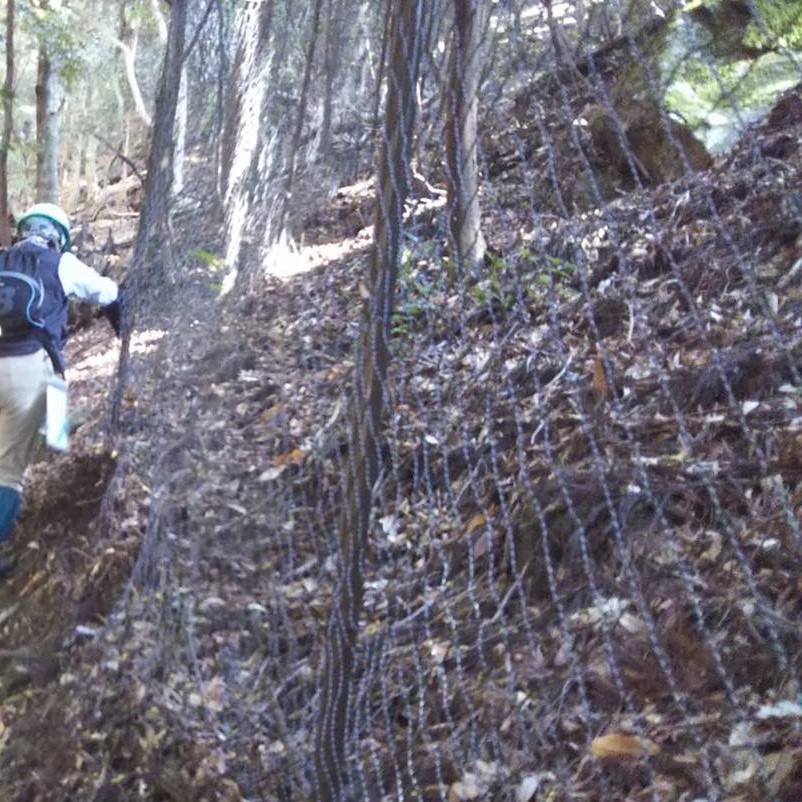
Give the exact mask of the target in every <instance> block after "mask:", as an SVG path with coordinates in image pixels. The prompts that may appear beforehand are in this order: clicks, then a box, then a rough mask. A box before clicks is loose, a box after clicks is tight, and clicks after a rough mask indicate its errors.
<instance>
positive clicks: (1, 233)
mask: <svg viewBox="0 0 802 802" xmlns="http://www.w3.org/2000/svg"><path fill="white" fill-rule="evenodd" d="M13 132H14V0H7V2H6V80H5V83H4V84H3V133H2V137H0V245H2V246H3V247H7V246H8V245H10V244H11V235H12V231H11V224H10V221H9V211H10V209H9V202H8V151H9V149H10V147H11V135H12V133H13Z"/></svg>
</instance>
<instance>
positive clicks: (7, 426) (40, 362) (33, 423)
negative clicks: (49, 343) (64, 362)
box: [0, 350, 53, 492]
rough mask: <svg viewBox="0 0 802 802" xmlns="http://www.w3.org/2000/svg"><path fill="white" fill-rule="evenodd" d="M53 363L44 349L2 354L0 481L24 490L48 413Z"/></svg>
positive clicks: (4, 484) (0, 378) (0, 373)
mask: <svg viewBox="0 0 802 802" xmlns="http://www.w3.org/2000/svg"><path fill="white" fill-rule="evenodd" d="M52 376H53V364H52V362H51V361H50V357H49V356H48V355H47V353H46V352H45V351H44V350H40V351H37V352H36V353H35V354H29V355H28V356H3V357H0V485H2V486H5V487H12V488H14V489H15V490H17V491H18V492H19V491H22V475H23V474H24V473H25V467H26V466H27V464H28V459H29V457H30V454H31V447H32V446H33V443H34V440H35V439H36V434H37V432H38V431H39V427H40V426H41V425H42V421H43V419H44V416H45V399H46V392H47V389H46V382H47V380H48V379H49V378H51V377H52Z"/></svg>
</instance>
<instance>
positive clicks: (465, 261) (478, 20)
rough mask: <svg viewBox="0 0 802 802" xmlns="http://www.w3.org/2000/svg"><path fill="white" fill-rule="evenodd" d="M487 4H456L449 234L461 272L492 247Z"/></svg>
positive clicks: (478, 0)
mask: <svg viewBox="0 0 802 802" xmlns="http://www.w3.org/2000/svg"><path fill="white" fill-rule="evenodd" d="M486 2H487V0H454V38H453V44H452V48H453V49H452V56H451V74H450V76H449V96H448V113H447V119H446V136H445V140H446V161H447V165H448V170H447V176H446V183H447V187H448V208H449V234H450V238H451V248H452V255H453V259H454V269H455V271H456V272H457V273H460V272H462V271H463V270H465V269H469V270H470V269H473V268H476V267H478V266H479V265H480V264H481V263H482V261H483V259H484V255H485V251H486V249H487V246H486V244H485V239H484V236H483V235H482V228H481V210H480V207H479V164H478V130H477V129H478V118H479V78H480V74H481V69H482V58H481V56H482V51H483V48H482V39H483V36H484V33H485V24H486Z"/></svg>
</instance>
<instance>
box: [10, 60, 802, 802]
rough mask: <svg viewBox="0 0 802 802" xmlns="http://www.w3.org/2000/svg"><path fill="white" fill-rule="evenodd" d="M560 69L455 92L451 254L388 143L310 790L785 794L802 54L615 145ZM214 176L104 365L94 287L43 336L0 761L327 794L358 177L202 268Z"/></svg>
mask: <svg viewBox="0 0 802 802" xmlns="http://www.w3.org/2000/svg"><path fill="white" fill-rule="evenodd" d="M605 55H606V54H605ZM623 60H624V56H622V55H621V53H620V52H619V51H617V50H614V49H611V50H610V51H609V60H608V61H604V59H599V63H598V65H597V66H598V69H599V70H600V74H601V77H600V79H599V80H602V81H604V82H605V83H604V85H605V86H612V83H613V81H614V78H615V75H616V74H617V73H618V71H619V70H620V68H621V66H622V64H621V62H622V61H623ZM582 66H583V65H579V67H582ZM579 72H580V74H581V73H582V69H580V70H579ZM584 73H585V74H590V73H591V70H590V69H589V68H588V69H584ZM585 78H587V75H585ZM585 78H575V80H574V79H572V81H573V82H569V81H562V80H557V79H555V77H554V75H551V76H549V75H545V76H543V75H540V76H535V77H534V78H533V79H532V81H531V82H528V83H527V84H526V85H525V86H523V87H522V88H521V89H520V90H519V91H517V92H516V93H514V94H512V93H510V94H508V95H505V97H504V98H503V102H499V103H497V104H495V105H490V104H489V105H488V108H486V109H485V110H484V111H483V114H482V118H481V126H480V137H481V154H482V171H483V176H485V180H484V182H483V184H482V190H481V205H482V210H483V230H484V234H485V237H486V239H487V244H488V255H487V257H486V259H485V262H484V264H483V265H482V269H481V270H476V271H466V272H465V273H464V274H461V275H459V276H457V277H456V278H455V277H454V276H453V275H449V274H450V272H451V271H450V270H449V269H447V268H448V265H449V258H450V256H449V242H448V236H447V232H446V223H445V218H446V217H447V214H448V210H447V209H446V206H445V199H444V192H443V190H442V184H443V173H444V171H445V168H444V167H443V166H442V164H440V163H439V162H438V158H437V154H438V151H437V149H436V148H435V146H434V145H432V148H431V151H427V150H423V151H422V152H421V153H420V154H419V156H420V158H419V159H418V161H417V163H416V165H415V167H416V169H419V171H420V174H423V175H425V180H416V181H415V182H414V183H413V186H414V192H413V197H411V198H410V200H409V201H408V203H407V205H406V207H405V208H404V209H403V211H402V213H400V214H402V216H403V224H404V225H403V243H402V250H401V260H400V267H399V273H398V281H397V289H396V297H395V307H394V311H393V315H392V319H391V331H392V339H391V342H390V351H391V361H390V371H389V379H388V382H387V385H386V387H384V388H383V392H384V393H385V395H386V398H387V400H388V407H389V410H390V412H389V415H388V417H387V419H386V421H385V426H384V428H383V430H382V431H381V433H380V437H379V441H380V447H379V449H378V453H376V454H373V455H371V456H372V457H373V458H374V459H375V460H376V463H377V465H378V466H379V470H378V475H379V480H378V481H377V482H376V484H375V486H374V487H372V488H371V498H370V502H371V517H370V521H369V535H368V542H367V546H366V549H365V552H364V555H363V560H362V563H361V565H360V569H361V572H362V576H363V578H364V589H365V592H364V605H363V609H362V614H361V616H360V619H359V621H358V649H357V650H356V653H355V654H354V655H353V677H354V680H353V683H352V685H353V687H352V688H351V689H350V695H349V697H348V702H349V704H348V712H347V717H348V738H347V761H346V766H345V773H346V775H347V777H348V781H349V785H348V788H347V794H343V799H346V798H347V799H349V800H350V799H354V800H357V799H358V800H364V802H378V801H379V800H393V799H398V800H400V799H413V800H416V801H417V802H421V801H425V802H430V801H431V802H435V800H438V801H440V802H442V801H443V800H447V802H459V801H460V800H473V799H488V800H490V799H492V800H516V802H531V800H537V802H542V801H545V800H548V801H549V802H563V800H565V802H568V800H573V801H575V802H579V801H580V800H581V801H582V802H610V801H611V800H621V802H624V801H625V800H626V802H640V801H641V800H643V802H646V801H647V800H648V801H649V802H691V800H703V799H704V800H719V801H720V802H725V801H726V802H758V801H759V800H760V801H762V800H773V802H798V800H799V799H802V739H801V738H800V732H799V721H800V717H802V707H800V701H799V700H800V684H799V680H800V667H801V663H800V658H801V656H802V639H801V638H800V630H799V625H798V622H799V615H800V612H802V609H800V605H802V583H800V569H802V557H801V555H802V531H801V525H800V521H801V520H802V414H800V387H802V382H800V374H801V373H802V337H801V335H800V332H802V196H800V195H799V193H798V192H797V191H796V189H795V188H796V187H797V186H798V184H799V183H800V181H802V86H796V87H794V88H793V89H791V90H788V91H785V92H784V93H783V94H782V95H781V96H780V97H779V98H778V99H777V100H776V102H774V104H773V106H772V109H771V112H770V113H769V114H768V116H767V117H766V118H765V119H764V120H762V121H761V122H758V123H755V124H754V125H751V126H750V127H749V129H748V131H747V133H746V134H745V136H743V138H742V139H741V140H740V141H739V142H738V144H737V145H736V146H735V147H734V148H733V149H732V150H731V151H729V152H728V153H726V154H724V155H717V156H716V157H715V158H711V159H710V161H709V163H708V164H707V165H706V166H705V169H699V170H695V171H691V170H683V171H680V172H681V173H682V175H671V176H658V175H656V174H655V173H654V171H653V170H650V168H649V166H648V165H645V166H644V164H643V160H642V159H641V158H640V156H639V157H638V161H639V164H640V166H639V167H638V169H635V170H632V172H631V174H630V175H629V177H628V178H626V180H625V179H624V178H622V175H624V172H623V168H621V165H620V164H614V163H613V162H614V159H612V158H611V156H610V151H609V150H606V151H605V150H604V149H603V148H602V149H600V148H599V146H600V143H602V142H605V143H607V144H608V145H609V144H610V142H612V141H613V138H612V136H604V135H601V134H598V130H597V133H596V134H594V130H593V129H594V126H593V119H592V110H591V111H588V108H589V106H590V105H591V103H596V104H601V103H602V100H600V95H601V92H600V91H599V89H598V86H596V85H594V84H592V83H588V81H590V79H587V80H585ZM566 87H569V88H568V89H567V88H566ZM569 112H573V113H569ZM583 115H584V117H585V120H586V123H587V125H581V124H578V123H576V120H577V119H578V118H580V117H582V116H583ZM669 128H670V127H669ZM670 130H671V129H670ZM677 130H678V129H677ZM608 133H609V132H608ZM629 134H630V140H629V141H628V145H629V146H628V147H625V146H623V145H622V146H621V147H620V150H621V154H620V155H621V156H622V158H623V156H626V152H627V151H636V150H637V147H636V145H633V144H632V143H633V141H634V140H635V137H634V135H633V134H632V131H631V129H630V130H629ZM668 140H671V135H670V134H669V135H668ZM654 147H655V148H656V147H657V146H656V145H655V146H654ZM636 155H637V154H636ZM630 157H631V154H630ZM313 177H314V176H313ZM418 178H420V176H418ZM211 181H212V179H211V178H210V176H209V175H208V174H207V173H206V172H205V171H204V170H203V169H202V167H200V168H197V169H196V170H195V172H194V173H193V175H192V177H191V180H188V189H187V195H188V196H189V197H190V199H191V201H192V203H193V204H195V205H194V206H191V204H189V202H188V203H187V208H192V209H193V210H194V211H193V212H192V213H183V214H180V215H176V217H175V220H174V230H173V231H172V232H171V233H172V235H173V236H174V238H175V239H174V240H173V241H172V247H173V248H174V258H175V259H176V260H177V262H179V263H180V264H181V266H182V268H183V272H182V273H181V275H180V279H176V280H175V281H172V282H169V283H165V284H164V285H162V287H161V293H160V297H159V298H158V300H157V301H154V302H152V303H150V302H148V304H145V303H144V301H142V302H138V306H137V313H138V317H137V325H136V329H135V331H134V333H133V335H132V337H131V339H130V342H126V343H124V344H123V349H124V354H123V358H122V362H121V365H122V369H121V372H120V373H119V375H116V374H115V371H117V368H118V357H119V351H118V350H117V346H116V345H113V344H111V343H110V335H109V332H108V331H107V330H106V329H105V328H104V327H105V324H104V323H103V322H102V321H90V323H89V325H88V326H87V327H86V328H83V329H81V330H80V331H77V332H76V334H75V336H74V337H73V340H72V342H71V345H70V350H69V352H68V356H69V357H70V362H71V366H72V367H71V374H70V380H71V387H72V392H73V398H74V399H75V400H76V402H77V403H78V404H79V405H81V406H82V407H83V408H84V412H83V416H82V417H83V421H82V423H81V425H80V426H79V428H78V429H77V431H76V432H75V434H74V438H73V449H72V452H71V453H70V455H69V456H67V457H64V458H59V459H49V460H45V461H43V462H41V463H38V464H36V465H35V466H34V467H33V469H32V475H31V481H30V484H31V493H30V496H29V498H28V499H27V501H26V510H25V513H24V516H23V520H22V531H21V533H19V537H18V539H17V541H16V542H17V543H18V544H19V547H18V548H19V555H20V557H21V570H20V572H19V573H18V575H17V576H16V577H15V578H14V580H13V581H12V582H10V583H8V584H6V585H2V586H0V639H2V646H0V799H3V800H9V802H34V800H42V801H43V802H44V801H45V800H47V801H48V802H49V801H50V800H59V801H60V802H66V801H67V800H94V801H96V802H113V801H115V802H116V801H117V800H119V801H120V802H123V800H125V802H127V801H128V800H132V801H133V800H151V801H152V802H190V800H192V801H193V802H201V801H202V800H207V801H208V802H212V801H213V800H214V801H215V802H235V800H271V802H272V801H273V800H293V801H295V800H298V802H300V800H304V799H311V798H321V797H322V796H324V795H325V794H324V792H322V791H321V789H320V788H318V787H317V786H316V775H315V756H316V755H315V752H316V741H315V737H316V732H317V728H318V726H319V722H320V715H321V713H320V707H319V705H320V700H321V695H322V693H323V689H322V678H323V676H324V674H323V668H322V666H323V662H324V646H325V644H326V643H330V642H331V641H332V640H333V639H335V638H336V636H337V634H338V633H337V627H338V623H337V621H336V619H332V618H330V611H331V609H332V608H333V607H336V604H337V598H338V596H339V595H340V594H343V593H347V592H349V588H348V581H347V580H345V581H343V580H342V579H341V577H342V574H343V573H345V572H344V571H342V562H343V561H344V560H345V558H344V556H343V548H342V542H341V532H340V528H339V527H340V526H341V522H342V520H343V519H344V518H345V519H346V521H347V505H346V503H345V501H344V498H345V497H346V496H347V487H346V479H345V477H346V476H347V475H348V472H349V469H350V467H351V465H352V464H353V463H354V462H355V461H356V459H357V451H358V444H355V443H354V442H353V438H352V437H351V436H350V433H349V429H348V417H349V412H350V410H351V407H352V405H353V403H354V399H355V398H356V397H358V396H359V394H360V393H364V392H365V390H364V388H360V387H356V388H355V387H354V382H355V377H356V381H357V382H358V381H359V377H360V376H361V375H362V373H361V371H360V367H361V365H360V362H359V359H358V358H357V357H356V353H357V350H356V346H355V344H356V342H357V339H358V337H359V330H360V320H361V312H362V309H363V307H364V306H365V305H366V304H367V303H368V302H369V301H370V295H371V290H370V288H369V286H368V285H367V283H366V282H367V279H366V271H367V265H368V262H369V258H370V250H371V247H372V237H373V228H372V221H373V220H374V214H375V211H376V208H377V206H378V208H379V209H381V200H382V199H381V198H377V197H376V189H375V182H374V181H373V180H372V178H369V177H367V176H365V177H364V180H362V181H360V182H358V183H355V184H353V185H350V186H344V187H341V188H340V189H339V190H337V191H336V193H334V194H333V197H332V198H331V199H330V200H326V201H323V200H321V198H320V197H318V198H317V199H316V201H315V202H314V203H312V202H310V203H309V205H308V207H307V208H306V209H305V213H304V214H299V216H298V225H299V227H300V228H302V231H301V232H300V234H299V237H298V241H299V243H300V245H299V247H298V249H297V250H296V251H292V250H289V251H288V252H287V254H286V255H285V257H284V261H283V262H281V265H282V266H283V268H284V269H283V270H274V271H273V273H274V274H273V275H266V276H264V275H263V276H258V277H256V278H253V277H251V278H249V280H250V282H251V284H250V286H248V287H247V288H244V287H243V286H242V285H238V286H237V289H236V290H235V291H234V292H232V293H229V294H228V295H227V296H226V297H225V298H224V299H222V300H221V299H220V298H219V293H218V291H219V288H220V283H221V281H223V278H224V273H225V271H224V267H223V264H222V259H219V258H216V257H215V256H214V254H218V253H220V252H221V251H222V248H223V244H222V243H223V240H224V239H225V231H223V230H222V229H221V230H220V231H218V230H216V229H215V228H214V227H213V226H212V225H209V224H208V222H207V221H209V220H214V221H216V222H217V221H218V218H217V217H216V216H215V209H214V208H213V204H212V202H211V201H210V198H211V196H212V195H213V192H212V191H211V190H210V184H211ZM319 194H322V193H319ZM93 235H94V237H95V240H96V241H97V242H100V241H101V240H102V238H103V230H102V228H100V227H98V228H97V229H96V231H95V230H93ZM127 256H128V254H127V253H125V254H123V257H122V258H123V260H124V259H126V258H127ZM279 272H281V273H282V275H277V273H279ZM171 298H173V299H174V302H171ZM126 349H127V350H126ZM109 388H111V391H110V397H107V395H108V394H109Z"/></svg>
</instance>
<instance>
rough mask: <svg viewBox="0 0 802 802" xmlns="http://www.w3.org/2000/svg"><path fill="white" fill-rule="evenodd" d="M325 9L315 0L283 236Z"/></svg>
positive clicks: (284, 204) (282, 216)
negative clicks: (323, 10) (322, 12)
mask: <svg viewBox="0 0 802 802" xmlns="http://www.w3.org/2000/svg"><path fill="white" fill-rule="evenodd" d="M322 9H323V0H315V10H314V13H313V16H312V31H311V34H310V36H309V45H308V46H307V50H306V65H305V67H304V80H303V85H302V86H301V99H300V101H299V103H298V116H297V117H296V120H295V131H294V133H293V137H292V140H291V142H290V153H289V156H288V158H287V162H288V164H287V179H286V181H285V182H284V197H283V199H282V204H281V213H280V216H279V223H278V226H277V228H276V233H277V234H278V235H279V236H281V234H283V233H284V231H285V229H286V227H287V218H288V216H289V212H290V203H291V201H292V193H293V190H294V189H295V170H296V165H297V161H298V149H299V148H300V146H301V134H302V133H303V127H304V121H305V119H306V107H307V105H308V103H309V87H310V85H311V83H312V75H313V73H314V66H315V45H316V44H317V37H318V31H319V30H320V13H321V11H322Z"/></svg>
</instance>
